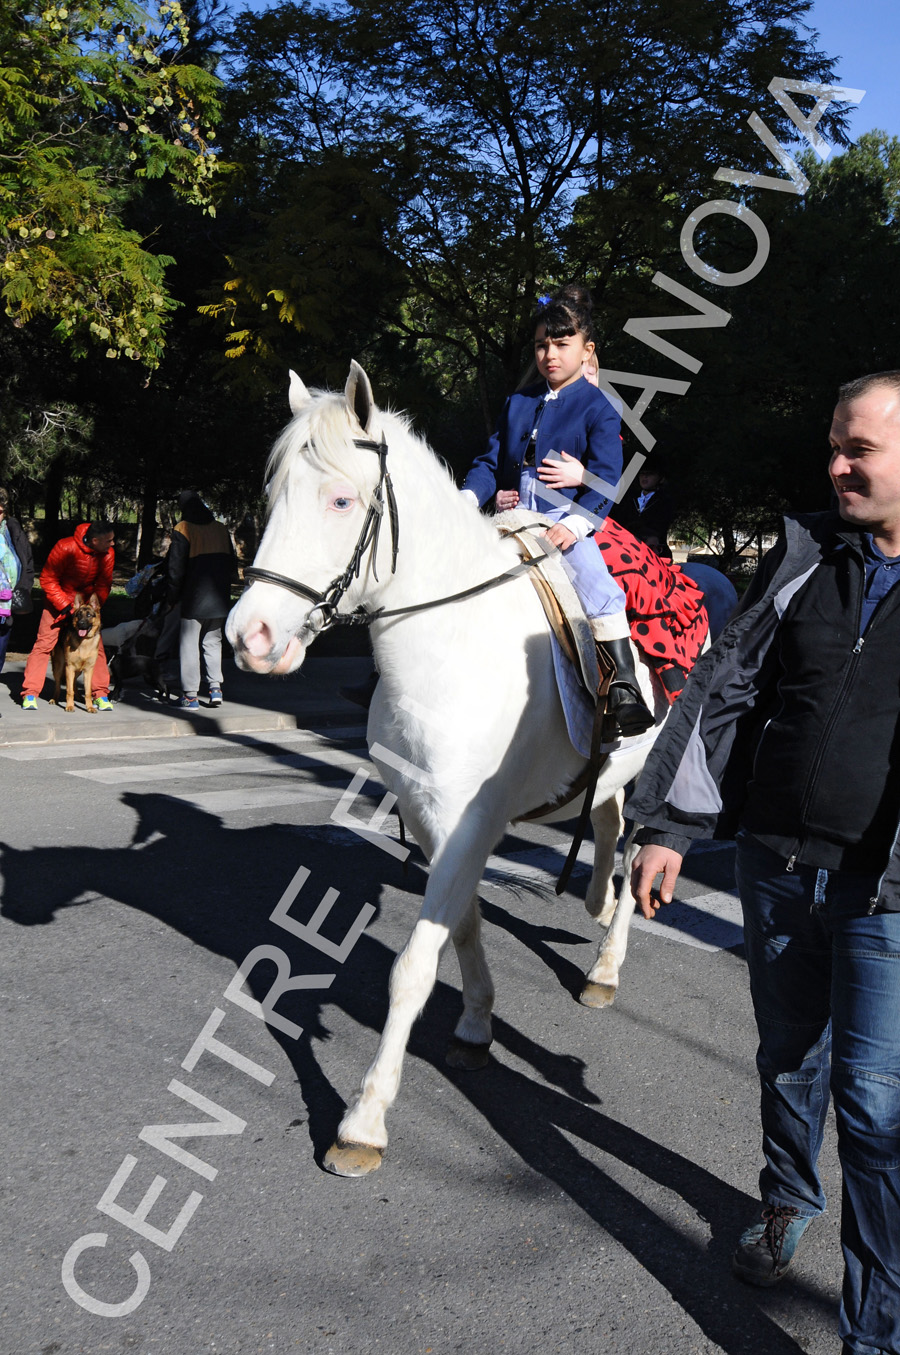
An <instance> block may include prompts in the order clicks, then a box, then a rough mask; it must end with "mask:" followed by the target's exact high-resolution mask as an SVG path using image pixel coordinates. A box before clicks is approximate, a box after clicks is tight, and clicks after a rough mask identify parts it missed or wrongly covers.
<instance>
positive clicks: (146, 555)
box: [137, 453, 159, 569]
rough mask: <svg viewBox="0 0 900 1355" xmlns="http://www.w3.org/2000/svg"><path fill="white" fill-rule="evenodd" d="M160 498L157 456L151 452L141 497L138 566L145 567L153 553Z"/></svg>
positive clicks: (139, 567)
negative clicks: (157, 508) (157, 506)
mask: <svg viewBox="0 0 900 1355" xmlns="http://www.w3.org/2000/svg"><path fill="white" fill-rule="evenodd" d="M158 499H159V476H158V473H157V464H156V457H155V456H154V455H153V454H152V453H149V454H148V457H147V472H146V475H145V477H144V494H143V497H142V499H141V515H140V519H139V521H138V542H139V545H138V555H137V567H138V569H143V567H144V565H146V564H149V563H150V560H151V558H152V555H153V542H154V538H155V537H156V505H157V501H158Z"/></svg>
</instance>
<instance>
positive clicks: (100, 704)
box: [94, 696, 115, 710]
mask: <svg viewBox="0 0 900 1355" xmlns="http://www.w3.org/2000/svg"><path fill="white" fill-rule="evenodd" d="M94 707H95V709H97V710H114V709H115V707H114V706H113V703H112V702H111V701H110V699H109V697H107V696H95V697H94Z"/></svg>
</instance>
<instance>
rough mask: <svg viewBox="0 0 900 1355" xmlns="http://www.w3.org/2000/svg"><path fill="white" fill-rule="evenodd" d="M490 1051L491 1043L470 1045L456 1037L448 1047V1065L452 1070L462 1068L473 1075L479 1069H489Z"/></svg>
mask: <svg viewBox="0 0 900 1355" xmlns="http://www.w3.org/2000/svg"><path fill="white" fill-rule="evenodd" d="M490 1050H491V1046H490V1044H489V1043H488V1044H470V1043H469V1042H468V1041H467V1040H460V1039H459V1038H458V1037H457V1036H456V1035H454V1036H453V1037H452V1039H451V1040H450V1043H449V1044H448V1045H447V1063H448V1065H449V1066H450V1067H451V1068H462V1069H464V1070H465V1071H466V1072H469V1073H472V1072H475V1071H476V1069H478V1068H486V1067H487V1065H488V1056H489V1054H490Z"/></svg>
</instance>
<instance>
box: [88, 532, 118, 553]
mask: <svg viewBox="0 0 900 1355" xmlns="http://www.w3.org/2000/svg"><path fill="white" fill-rule="evenodd" d="M115 539H116V538H115V533H113V532H104V533H103V535H102V536H89V537H88V539H87V543H88V545H89V546H90V548H91V550H92V551H93V552H94V554H95V555H105V554H106V552H107V551H108V550H109V548H110V546H111V545H112V544H113V542H114V541H115Z"/></svg>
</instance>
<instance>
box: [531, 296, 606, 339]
mask: <svg viewBox="0 0 900 1355" xmlns="http://www.w3.org/2000/svg"><path fill="white" fill-rule="evenodd" d="M538 325H543V326H544V329H545V332H546V334H547V337H548V338H550V339H562V338H564V337H565V336H566V335H568V334H580V335H581V337H582V338H583V339H584V341H585V343H593V342H594V320H593V305H592V302H591V294H590V292H589V291H588V289H587V288H586V287H581V286H579V284H578V283H577V282H571V283H568V284H567V285H566V286H565V287H561V288H560V289H559V291H558V292H555V293H554V294H553V296H551V297H549V298H548V299H547V301H546V302H545V303H544V305H542V306H540V307H539V308H538V310H536V311H535V313H534V318H533V320H532V325H531V327H532V331H534V330H536V329H537V327H538Z"/></svg>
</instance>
